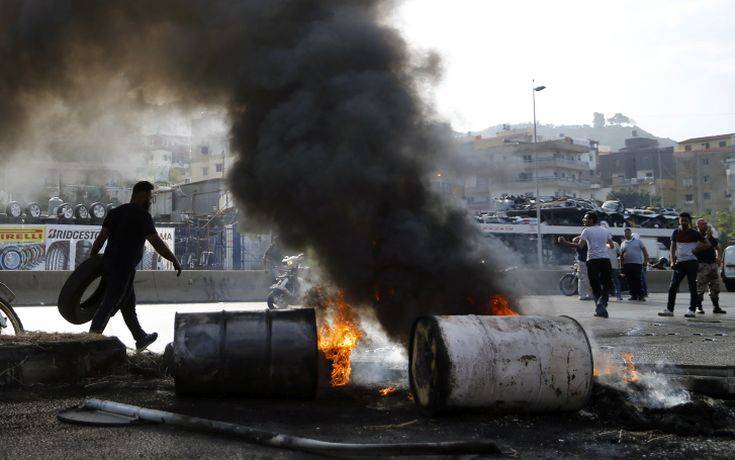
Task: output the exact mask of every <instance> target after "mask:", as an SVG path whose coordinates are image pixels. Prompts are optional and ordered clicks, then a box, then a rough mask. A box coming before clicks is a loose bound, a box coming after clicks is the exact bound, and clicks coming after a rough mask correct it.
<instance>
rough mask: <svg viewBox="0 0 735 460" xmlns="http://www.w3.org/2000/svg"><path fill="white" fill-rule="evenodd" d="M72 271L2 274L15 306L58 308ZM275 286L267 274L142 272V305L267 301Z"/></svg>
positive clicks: (139, 282) (137, 292) (138, 296)
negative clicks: (270, 287)
mask: <svg viewBox="0 0 735 460" xmlns="http://www.w3.org/2000/svg"><path fill="white" fill-rule="evenodd" d="M70 273H71V272H70V271H38V272H32V271H2V272H0V279H2V281H3V282H4V283H5V284H6V285H8V287H10V289H12V290H13V291H14V292H15V294H16V299H15V301H14V302H13V304H14V305H19V306H23V305H56V303H57V301H58V297H59V292H61V287H62V286H63V285H64V282H65V281H66V279H67V278H68V277H69V274H70ZM271 283H272V278H271V275H270V273H269V272H267V271H264V270H223V271H214V270H188V271H184V272H183V273H182V274H181V276H180V277H176V273H175V272H173V271H139V272H138V273H137V274H136V276H135V295H136V299H137V301H138V302H139V303H176V302H181V303H187V302H223V301H233V302H237V301H241V302H247V301H259V300H263V301H264V300H265V298H266V296H267V294H268V287H269V286H270V285H271Z"/></svg>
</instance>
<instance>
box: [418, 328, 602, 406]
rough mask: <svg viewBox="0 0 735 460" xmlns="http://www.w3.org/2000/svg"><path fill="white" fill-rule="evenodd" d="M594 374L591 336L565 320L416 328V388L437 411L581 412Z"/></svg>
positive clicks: (422, 399) (420, 399) (420, 398)
mask: <svg viewBox="0 0 735 460" xmlns="http://www.w3.org/2000/svg"><path fill="white" fill-rule="evenodd" d="M592 372H593V363H592V349H591V347H590V343H589V340H588V338H587V334H586V333H585V332H584V329H582V326H580V325H579V323H578V322H577V321H575V320H574V319H572V318H569V317H565V316H561V317H542V316H476V315H462V316H426V317H421V318H419V319H417V320H416V322H415V323H414V325H413V328H412V329H411V337H410V351H409V378H410V384H411V391H412V392H413V395H414V400H415V401H416V403H417V404H418V405H419V406H420V407H422V408H424V409H427V410H428V411H430V412H439V411H445V410H461V409H480V408H487V409H491V410H495V411H503V412H505V411H527V412H543V411H555V410H577V409H580V408H582V407H583V406H584V405H585V404H586V403H587V401H588V400H589V397H590V393H591V390H592Z"/></svg>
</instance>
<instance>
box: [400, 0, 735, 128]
mask: <svg viewBox="0 0 735 460" xmlns="http://www.w3.org/2000/svg"><path fill="white" fill-rule="evenodd" d="M733 18H735V0H702V1H695V0H690V1H684V0H637V1H630V0H616V1H602V0H586V1H576V0H555V1H552V0H546V1H542V0H538V1H534V0H506V1H496V0H405V1H404V2H402V3H401V4H400V5H399V7H398V9H397V11H396V13H395V16H394V17H392V18H391V19H390V22H391V23H392V24H393V25H395V26H396V27H397V28H399V29H400V30H401V31H402V33H403V35H404V37H405V38H406V39H407V40H408V41H409V43H410V44H411V45H412V46H413V47H414V48H416V49H417V50H419V51H426V50H434V51H436V52H438V53H439V55H440V56H441V57H442V58H443V77H442V80H441V81H440V82H439V83H438V85H437V86H436V87H435V88H433V90H431V91H429V92H427V95H426V97H427V98H428V99H429V100H433V101H434V103H435V105H436V109H437V112H438V114H439V115H440V116H441V117H442V118H444V119H446V120H448V121H450V122H451V123H452V126H453V128H454V129H455V130H457V131H460V132H464V131H471V130H473V131H477V130H481V129H484V128H486V127H488V126H490V125H496V124H500V123H520V122H530V121H531V119H532V104H531V87H532V83H531V82H532V79H535V81H536V84H537V85H545V86H546V87H547V88H546V89H545V90H543V91H541V92H538V93H537V98H536V116H537V118H538V121H539V123H553V124H591V123H592V113H593V112H602V113H604V114H605V115H606V116H607V117H610V116H612V115H613V114H615V113H616V112H621V113H623V114H625V115H627V116H628V117H630V118H632V119H633V120H635V121H636V122H637V124H638V125H639V126H640V127H641V128H643V129H645V130H646V131H649V132H651V133H652V134H655V135H657V136H660V137H669V138H672V139H674V140H677V141H681V140H684V139H687V138H691V137H698V136H707V135H715V134H723V133H731V132H735V78H734V77H735V27H733Z"/></svg>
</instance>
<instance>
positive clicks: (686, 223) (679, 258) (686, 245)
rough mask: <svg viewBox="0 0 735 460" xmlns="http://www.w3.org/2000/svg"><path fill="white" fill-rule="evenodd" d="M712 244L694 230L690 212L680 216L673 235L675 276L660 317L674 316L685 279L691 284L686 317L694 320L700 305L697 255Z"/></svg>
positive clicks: (672, 256) (672, 257)
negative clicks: (677, 226)
mask: <svg viewBox="0 0 735 460" xmlns="http://www.w3.org/2000/svg"><path fill="white" fill-rule="evenodd" d="M709 247H710V244H709V243H708V242H706V241H705V239H704V236H702V234H701V233H699V232H698V231H696V230H694V229H693V228H692V216H691V214H689V213H688V212H682V213H680V214H679V228H677V229H676V230H674V233H673V234H672V235H671V266H672V267H673V269H674V275H673V276H672V277H671V284H670V285H669V301H668V303H667V305H666V308H665V309H664V311H662V312H659V314H658V316H674V304H675V303H676V293H677V292H678V291H679V285H680V284H681V282H682V280H683V279H684V277H686V279H687V283H688V284H689V297H690V298H689V311H688V312H687V313H686V314H685V315H684V316H685V317H687V318H694V311H695V310H696V309H697V305H698V304H699V298H698V296H697V269H698V266H699V263H698V262H697V256H696V253H698V252H700V251H702V250H704V249H707V248H709Z"/></svg>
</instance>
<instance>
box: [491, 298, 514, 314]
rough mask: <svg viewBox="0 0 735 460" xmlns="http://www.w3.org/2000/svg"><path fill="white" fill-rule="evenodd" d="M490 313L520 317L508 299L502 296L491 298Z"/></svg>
mask: <svg viewBox="0 0 735 460" xmlns="http://www.w3.org/2000/svg"><path fill="white" fill-rule="evenodd" d="M490 312H491V313H492V314H493V315H496V316H518V313H517V312H516V311H515V310H513V308H511V306H510V301H509V300H508V298H507V297H506V296H504V295H501V294H496V295H494V296H492V297H490Z"/></svg>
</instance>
